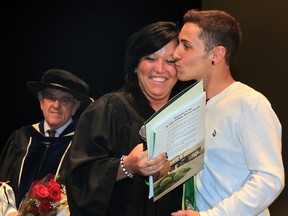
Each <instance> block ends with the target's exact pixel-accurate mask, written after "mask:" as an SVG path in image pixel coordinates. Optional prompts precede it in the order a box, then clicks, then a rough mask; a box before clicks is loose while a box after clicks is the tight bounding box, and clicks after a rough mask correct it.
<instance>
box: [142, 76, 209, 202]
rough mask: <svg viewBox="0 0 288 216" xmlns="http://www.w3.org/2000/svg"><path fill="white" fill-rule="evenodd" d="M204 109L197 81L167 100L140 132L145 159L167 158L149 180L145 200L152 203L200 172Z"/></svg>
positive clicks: (202, 93)
mask: <svg viewBox="0 0 288 216" xmlns="http://www.w3.org/2000/svg"><path fill="white" fill-rule="evenodd" d="M205 105H206V94H205V92H204V89H203V81H202V80H200V81H197V82H196V83H194V84H192V85H190V86H188V87H187V88H185V89H184V90H182V91H181V92H180V93H178V94H177V95H175V96H174V97H173V98H171V99H170V100H169V101H168V102H167V103H166V104H165V105H164V106H163V107H162V108H161V109H159V110H158V111H157V112H155V113H154V114H153V115H152V116H151V117H150V118H149V119H148V120H147V121H146V122H145V123H144V125H143V126H142V128H141V129H140V131H139V134H140V135H141V137H142V138H143V139H144V140H145V141H146V143H147V150H148V158H153V157H155V156H157V155H159V154H160V153H162V152H167V155H168V159H167V161H166V164H165V166H164V168H163V169H162V170H161V171H160V172H159V173H157V174H155V175H153V176H149V198H152V197H153V200H154V201H156V200H158V199H159V198H161V197H162V196H164V195H165V194H167V193H168V192H169V191H171V190H173V189H174V188H176V187H177V186H179V185H181V184H182V183H184V182H185V181H187V180H188V179H189V178H191V177H192V176H193V175H195V174H196V173H198V172H199V171H200V170H201V169H203V165H204V137H205V133H204V126H205Z"/></svg>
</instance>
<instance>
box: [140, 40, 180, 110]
mask: <svg viewBox="0 0 288 216" xmlns="http://www.w3.org/2000/svg"><path fill="white" fill-rule="evenodd" d="M176 46H177V40H176V39H175V40H173V41H171V42H169V43H168V44H166V45H165V46H164V47H163V48H161V49H160V50H158V51H156V52H154V53H152V54H150V55H147V56H144V57H142V58H141V59H140V63H139V65H138V68H137V76H138V80H139V85H140V88H141V90H142V91H143V93H144V94H145V96H146V97H147V98H148V100H149V101H150V103H151V106H152V107H153V105H154V104H158V105H159V106H160V107H161V106H162V105H164V104H165V103H166V102H167V101H168V99H169V97H170V94H171V91H172V88H173V86H174V85H175V84H176V82H177V71H176V68H175V60H174V58H173V52H174V50H175V48H176ZM154 106H155V105H154ZM156 107H157V105H156ZM160 107H159V108H160ZM153 108H154V109H155V107H153Z"/></svg>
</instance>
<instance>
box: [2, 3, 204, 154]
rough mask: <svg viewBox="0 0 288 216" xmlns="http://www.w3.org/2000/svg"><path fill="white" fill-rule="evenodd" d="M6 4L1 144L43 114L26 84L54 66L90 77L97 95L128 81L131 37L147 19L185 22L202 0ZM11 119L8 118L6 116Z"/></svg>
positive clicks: (3, 34) (91, 85)
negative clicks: (125, 66)
mask: <svg viewBox="0 0 288 216" xmlns="http://www.w3.org/2000/svg"><path fill="white" fill-rule="evenodd" d="M7 4H9V6H7V7H3V6H2V9H1V10H2V12H1V13H2V15H1V21H0V22H1V24H2V25H1V38H2V42H1V51H2V61H1V62H2V64H3V65H4V67H2V68H1V100H2V102H1V104H2V108H1V109H2V119H3V121H2V127H4V128H5V131H4V132H2V134H1V140H0V145H1V148H0V149H2V146H3V145H4V143H5V142H6V140H7V139H8V136H9V135H10V133H11V132H12V131H13V130H14V129H16V128H19V127H21V126H22V125H26V124H31V123H35V122H38V121H39V120H41V119H42V112H41V110H40V107H39V102H38V100H37V99H36V97H34V96H33V95H32V94H31V93H30V92H29V90H28V89H27V87H26V82H27V81H30V80H37V81H38V80H40V79H41V76H42V74H43V73H44V72H45V71H46V70H48V69H50V68H54V67H56V68H62V69H66V70H69V71H71V72H73V73H74V74H76V75H78V76H79V77H81V78H82V79H84V80H85V81H86V82H87V83H88V84H89V85H90V87H91V96H92V97H93V98H95V99H97V98H98V97H99V96H101V95H102V94H103V93H106V92H109V91H112V90H115V89H118V88H119V87H120V86H122V84H123V82H124V77H123V74H122V72H123V61H124V50H125V46H126V41H127V40H128V37H129V36H130V35H131V34H132V33H133V32H135V31H136V30H138V29H139V28H140V27H142V26H143V25H146V24H148V23H151V22H154V21H159V20H169V21H177V22H178V21H179V22H180V23H181V20H182V16H183V14H184V12H185V11H186V10H188V9H190V8H200V0H196V1H191V0H182V1H181V3H179V4H178V3H177V4H176V3H169V2H168V1H165V0H158V1H156V0H145V1H144V0H143V1H141V0H140V1H139V0H134V1H133V0H125V1H111V0H109V1H106V2H105V1H97V0H78V1H73V0H70V1H68V0H65V1H63V0H32V1H28V2H27V1H25V2H24V1H19V0H18V1H14V2H12V3H11V2H10V3H7ZM4 120H5V121H4Z"/></svg>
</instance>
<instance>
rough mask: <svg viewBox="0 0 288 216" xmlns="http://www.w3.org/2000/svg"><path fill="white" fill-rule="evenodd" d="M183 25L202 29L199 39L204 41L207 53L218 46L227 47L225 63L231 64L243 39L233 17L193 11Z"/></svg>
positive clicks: (220, 12)
mask: <svg viewBox="0 0 288 216" xmlns="http://www.w3.org/2000/svg"><path fill="white" fill-rule="evenodd" d="M183 23H184V24H185V23H194V24H196V25H197V26H198V27H199V28H200V30H201V32H200V34H199V38H200V39H202V40H203V42H204V45H205V51H206V52H208V51H210V50H211V49H213V48H214V47H216V46H223V47H225V48H226V56H225V61H226V63H227V64H230V61H231V59H232V58H233V57H234V56H235V54H236V52H237V50H238V48H239V46H240V43H241V38H242V32H241V28H240V24H239V22H238V21H237V20H236V19H235V18H234V17H233V16H231V15H230V14H228V13H226V12H224V11H220V10H202V11H201V10H200V11H198V10H195V9H191V10H189V11H187V12H186V13H185V14H184V17H183Z"/></svg>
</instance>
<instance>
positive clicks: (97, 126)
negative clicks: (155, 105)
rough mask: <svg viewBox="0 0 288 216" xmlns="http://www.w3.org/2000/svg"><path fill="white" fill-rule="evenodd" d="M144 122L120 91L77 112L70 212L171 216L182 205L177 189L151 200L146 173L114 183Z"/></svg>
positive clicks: (69, 177)
mask: <svg viewBox="0 0 288 216" xmlns="http://www.w3.org/2000/svg"><path fill="white" fill-rule="evenodd" d="M151 109H152V108H151ZM145 120H146V119H144V118H143V117H142V116H141V115H140V114H139V113H137V112H136V111H135V109H134V108H133V107H132V106H131V104H130V103H129V102H128V101H127V99H126V98H125V96H124V93H123V92H118V93H109V94H106V95H104V96H102V97H101V98H100V99H98V100H97V101H96V102H94V103H93V104H91V105H90V106H89V107H88V109H86V110H85V111H84V112H83V113H82V116H81V117H80V119H79V122H78V126H77V128H76V130H75V136H74V139H73V143H72V145H71V149H70V150H71V152H70V153H71V154H70V160H71V161H70V163H69V165H68V168H67V178H66V180H67V182H66V190H67V196H68V202H69V207H70V213H71V216H91V215H93V216H105V215H107V216H168V215H169V216H170V215H171V212H173V211H176V210H179V209H181V198H182V187H178V188H176V189H174V190H173V191H171V192H170V193H168V194H167V195H165V196H164V197H162V198H160V199H159V201H157V202H155V203H154V202H153V200H152V199H148V192H149V190H148V189H149V187H148V186H147V184H146V183H145V180H147V177H144V176H139V175H136V176H135V177H134V178H133V179H131V178H128V177H127V178H125V179H123V180H120V181H116V176H117V172H118V167H119V162H120V160H119V159H120V157H121V156H122V155H128V154H129V152H130V151H131V150H132V149H133V148H134V147H135V146H136V145H137V144H139V143H142V142H143V140H141V138H140V135H139V129H140V128H141V126H142V125H143V123H144V122H145Z"/></svg>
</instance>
